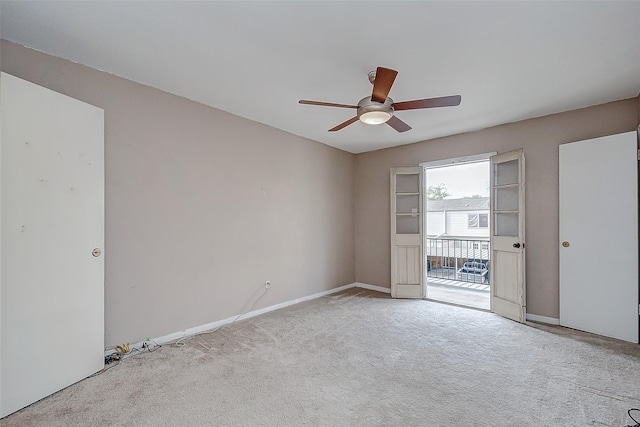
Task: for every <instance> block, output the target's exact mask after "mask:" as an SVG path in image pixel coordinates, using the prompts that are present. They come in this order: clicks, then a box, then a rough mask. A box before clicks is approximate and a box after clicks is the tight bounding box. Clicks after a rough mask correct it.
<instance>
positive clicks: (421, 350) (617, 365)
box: [0, 288, 640, 427]
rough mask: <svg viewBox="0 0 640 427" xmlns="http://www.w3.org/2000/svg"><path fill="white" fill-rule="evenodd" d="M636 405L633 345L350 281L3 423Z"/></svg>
mask: <svg viewBox="0 0 640 427" xmlns="http://www.w3.org/2000/svg"><path fill="white" fill-rule="evenodd" d="M54 368H55V365H54V364H52V369H54ZM4 392H7V391H6V390H5V391H4ZM632 407H635V408H638V407H640V346H638V345H634V344H629V343H625V342H621V341H617V340H613V339H607V338H603V337H599V336H595V335H591V334H586V333H581V332H577V331H572V330H569V329H565V328H561V327H549V326H543V325H535V324H534V325H521V324H518V323H516V322H512V321H510V320H507V319H504V318H501V317H500V316H497V315H494V314H491V313H488V312H483V311H478V310H472V309H465V308H460V307H456V306H451V305H446V304H440V303H436V302H431V301H421V300H393V299H391V298H390V297H389V296H388V295H386V294H382V293H377V292H373V291H368V290H364V289H359V288H355V289H350V290H348V291H344V292H341V293H338V294H333V295H329V296H326V297H322V298H318V299H316V300H313V301H309V302H305V303H301V304H298V305H295V306H290V307H287V308H285V309H282V310H278V311H274V312H271V313H268V314H265V315H261V316H258V317H254V318H251V319H248V320H244V321H239V322H237V323H235V324H232V325H228V326H226V327H223V328H221V329H220V330H218V331H216V332H215V333H213V334H211V335H203V336H200V337H198V338H194V339H192V340H190V341H187V345H186V346H185V347H183V348H179V347H175V346H170V345H165V346H164V347H163V348H161V349H159V350H158V351H156V352H153V353H144V354H141V355H138V356H134V357H130V358H128V359H126V360H125V361H124V362H122V363H121V364H120V365H118V366H115V367H113V368H112V369H109V370H107V371H106V372H104V373H103V374H101V375H99V376H95V377H93V378H88V379H85V380H83V381H81V382H79V383H77V384H74V385H73V386H70V387H68V388H66V389H64V390H62V391H60V392H58V393H56V394H54V395H52V396H50V397H47V398H45V399H43V400H41V401H39V402H37V403H35V404H33V405H31V406H29V407H27V408H25V409H23V410H21V411H19V412H17V413H15V414H13V415H10V416H8V417H6V418H4V419H2V420H1V421H0V423H1V424H2V426H3V427H10V426H110V425H117V426H125V425H132V426H135V425H141V426H300V425H310V426H311V425H313V426H316V425H317V426H516V425H518V426H625V425H626V424H631V420H630V419H629V418H628V417H627V413H626V411H627V409H629V408H632Z"/></svg>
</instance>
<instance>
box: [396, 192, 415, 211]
mask: <svg viewBox="0 0 640 427" xmlns="http://www.w3.org/2000/svg"><path fill="white" fill-rule="evenodd" d="M419 204H420V196H419V195H417V194H414V195H410V196H406V195H397V196H396V212H397V213H414V212H415V213H418V212H419V208H420V206H419Z"/></svg>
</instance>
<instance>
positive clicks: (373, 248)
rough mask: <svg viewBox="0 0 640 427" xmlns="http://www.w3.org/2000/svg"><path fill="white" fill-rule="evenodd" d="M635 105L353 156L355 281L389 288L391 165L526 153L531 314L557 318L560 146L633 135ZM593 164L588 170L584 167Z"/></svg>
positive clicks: (611, 106) (629, 102) (572, 113)
mask: <svg viewBox="0 0 640 427" xmlns="http://www.w3.org/2000/svg"><path fill="white" fill-rule="evenodd" d="M638 120H639V116H638V100H637V99H635V98H633V99H628V100H623V101H618V102H612V103H609V104H604V105H600V106H595V107H591V108H585V109H581V110H575V111H570V112H566V113H561V114H554V115H550V116H546V117H541V118H537V119H532V120H526V121H522V122H517V123H510V124H506V125H502V126H497V127H494V128H490V129H485V130H482V131H478V132H472V133H466V134H461V135H455V136H451V137H447V138H441V139H436V140H431V141H425V142H421V143H417V144H411V145H405V146H401V147H397V148H391V149H386V150H380V151H374V152H369V153H363V154H359V155H358V156H357V157H356V175H355V188H356V190H355V191H356V280H357V281H358V282H362V283H367V284H371V285H378V286H384V287H389V286H390V280H391V273H390V262H389V259H390V248H389V245H390V243H389V242H390V237H389V234H390V224H389V221H390V219H389V168H391V167H394V166H416V165H418V164H419V163H421V162H424V161H430V160H439V159H447V158H454V157H460V156H464V155H470V154H479V153H487V152H492V151H497V152H498V153H502V152H506V151H510V150H513V149H517V148H523V149H524V154H525V160H526V170H525V174H526V178H525V179H526V234H527V236H526V240H527V241H526V243H527V255H526V256H527V261H526V262H527V305H528V307H527V311H528V312H529V313H533V314H537V315H540V316H547V317H553V318H558V310H559V309H558V304H559V303H558V145H559V144H563V143H566V142H573V141H580V140H583V139H589V138H595V137H599V136H604V135H610V134H615V133H620V132H626V131H630V130H634V129H635V128H636V126H637V125H638ZM585 167H588V165H585Z"/></svg>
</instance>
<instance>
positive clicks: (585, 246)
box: [559, 132, 638, 343]
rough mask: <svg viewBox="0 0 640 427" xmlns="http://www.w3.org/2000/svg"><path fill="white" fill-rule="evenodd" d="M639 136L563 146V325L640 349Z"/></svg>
mask: <svg viewBox="0 0 640 427" xmlns="http://www.w3.org/2000/svg"><path fill="white" fill-rule="evenodd" d="M637 153H638V151H637V142H636V132H629V133H624V134H619V135H611V136H606V137H603V138H596V139H590V140H587V141H581V142H574V143H571V144H563V145H561V146H560V249H559V251H560V324H561V325H563V326H568V327H570V328H574V329H580V330H583V331H587V332H593V333H596V334H600V335H606V336H609V337H613V338H618V339H622V340H626V341H631V342H635V343H637V342H638V162H637V160H638V158H637Z"/></svg>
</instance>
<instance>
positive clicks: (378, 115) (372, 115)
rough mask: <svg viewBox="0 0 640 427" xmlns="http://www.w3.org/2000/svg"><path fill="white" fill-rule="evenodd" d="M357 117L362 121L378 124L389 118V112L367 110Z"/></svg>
mask: <svg viewBox="0 0 640 427" xmlns="http://www.w3.org/2000/svg"><path fill="white" fill-rule="evenodd" d="M359 118H360V121H361V122H362V123H366V124H368V125H379V124H382V123H386V122H387V121H388V120H389V119H390V118H391V114H389V113H388V112H386V111H368V112H365V113H362V114H361V115H360V117H359Z"/></svg>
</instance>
